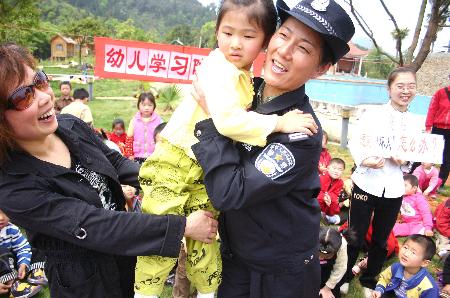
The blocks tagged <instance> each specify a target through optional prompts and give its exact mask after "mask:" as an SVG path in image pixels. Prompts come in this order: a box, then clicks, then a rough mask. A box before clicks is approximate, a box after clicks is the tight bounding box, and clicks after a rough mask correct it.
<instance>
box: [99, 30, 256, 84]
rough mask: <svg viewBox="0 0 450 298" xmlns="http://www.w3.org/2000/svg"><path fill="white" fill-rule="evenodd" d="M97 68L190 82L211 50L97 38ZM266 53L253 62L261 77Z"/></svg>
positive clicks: (103, 73)
mask: <svg viewBox="0 0 450 298" xmlns="http://www.w3.org/2000/svg"><path fill="white" fill-rule="evenodd" d="M94 42H95V70H94V74H95V75H96V76H98V77H101V78H117V79H129V80H141V81H152V82H165V83H186V84H188V83H190V82H191V81H192V78H193V77H194V75H195V73H196V71H197V68H198V67H199V66H200V65H201V63H202V61H203V59H204V58H205V57H206V56H208V54H209V52H210V51H211V49H205V48H196V47H186V46H178V45H168V44H157V43H149V42H141V41H129V40H118V39H111V38H106V37H95V40H94ZM263 62H264V54H260V55H259V56H258V58H257V59H256V61H255V63H254V75H255V76H260V75H261V69H262V64H263Z"/></svg>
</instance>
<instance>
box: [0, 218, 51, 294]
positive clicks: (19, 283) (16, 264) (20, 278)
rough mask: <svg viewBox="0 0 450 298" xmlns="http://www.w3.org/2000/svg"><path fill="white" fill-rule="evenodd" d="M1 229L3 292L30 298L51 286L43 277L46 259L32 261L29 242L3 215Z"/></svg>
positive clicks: (0, 259)
mask: <svg viewBox="0 0 450 298" xmlns="http://www.w3.org/2000/svg"><path fill="white" fill-rule="evenodd" d="M0 228H1V229H0V284H2V287H3V288H10V289H11V295H12V297H31V296H33V295H34V294H36V293H38V292H40V291H41V289H42V286H43V285H46V284H47V283H48V281H47V278H46V277H45V273H44V258H43V256H41V255H40V254H37V255H38V256H33V261H32V251H31V246H30V244H29V243H28V240H27V238H25V237H24V236H23V235H22V233H21V232H20V230H19V228H18V227H17V226H15V225H13V224H11V223H10V222H9V218H8V217H7V216H6V215H5V214H4V213H3V212H2V211H0ZM38 259H39V260H38ZM30 271H31V272H30ZM29 273H30V274H29ZM26 277H27V279H26Z"/></svg>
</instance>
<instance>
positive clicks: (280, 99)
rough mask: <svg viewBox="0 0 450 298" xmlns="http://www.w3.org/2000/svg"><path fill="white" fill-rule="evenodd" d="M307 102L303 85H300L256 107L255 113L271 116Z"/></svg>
mask: <svg viewBox="0 0 450 298" xmlns="http://www.w3.org/2000/svg"><path fill="white" fill-rule="evenodd" d="M307 100H308V97H307V96H306V95H305V85H302V86H300V87H299V88H297V89H295V90H293V91H289V92H286V93H283V94H281V95H279V96H277V97H275V98H274V99H272V100H271V101H269V102H266V103H263V104H261V105H259V106H257V107H256V109H255V111H256V112H257V113H260V114H273V113H277V112H281V111H284V110H287V109H289V108H292V107H294V106H298V105H301V104H302V103H303V102H305V101H307Z"/></svg>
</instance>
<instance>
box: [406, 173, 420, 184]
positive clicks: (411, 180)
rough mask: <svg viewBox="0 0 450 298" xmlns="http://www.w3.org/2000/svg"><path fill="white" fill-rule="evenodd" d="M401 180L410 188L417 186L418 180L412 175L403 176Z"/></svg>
mask: <svg viewBox="0 0 450 298" xmlns="http://www.w3.org/2000/svg"><path fill="white" fill-rule="evenodd" d="M403 180H404V181H408V182H409V184H411V186H419V179H417V177H416V176H415V175H413V174H406V175H404V176H403Z"/></svg>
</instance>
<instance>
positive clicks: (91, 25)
mask: <svg viewBox="0 0 450 298" xmlns="http://www.w3.org/2000/svg"><path fill="white" fill-rule="evenodd" d="M65 33H66V34H67V35H70V36H72V37H73V38H74V39H75V40H76V41H77V42H78V46H79V51H78V61H79V63H80V65H81V49H82V48H83V47H84V46H85V45H86V44H88V43H92V42H93V37H94V36H95V35H97V36H104V35H106V33H107V29H106V27H105V25H104V22H103V21H102V20H100V19H97V18H94V17H87V18H84V19H81V20H76V21H72V22H71V23H69V24H68V25H67V29H66V31H65Z"/></svg>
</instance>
